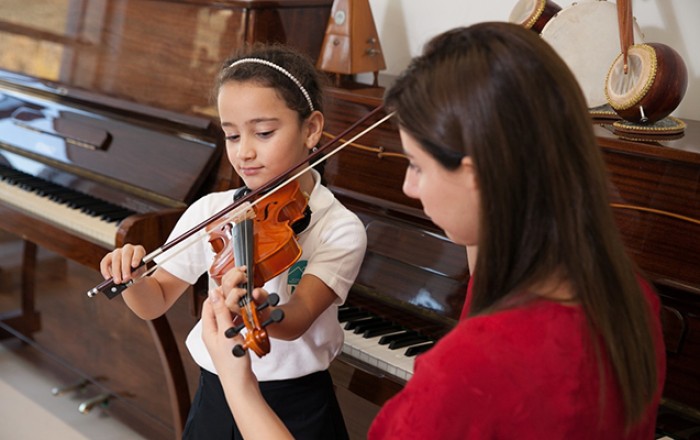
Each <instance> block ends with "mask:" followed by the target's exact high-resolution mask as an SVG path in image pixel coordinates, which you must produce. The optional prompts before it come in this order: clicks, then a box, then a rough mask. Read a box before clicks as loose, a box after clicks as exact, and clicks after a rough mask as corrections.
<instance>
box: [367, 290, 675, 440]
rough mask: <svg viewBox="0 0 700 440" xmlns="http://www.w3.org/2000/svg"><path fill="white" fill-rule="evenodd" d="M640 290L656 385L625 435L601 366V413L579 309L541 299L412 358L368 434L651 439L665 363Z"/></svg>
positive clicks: (460, 328) (466, 326)
mask: <svg viewBox="0 0 700 440" xmlns="http://www.w3.org/2000/svg"><path fill="white" fill-rule="evenodd" d="M643 290H644V293H645V295H646V297H647V299H648V301H649V303H650V304H651V307H652V310H653V312H654V319H653V320H652V323H653V336H654V339H655V343H656V346H657V353H658V358H657V365H658V372H659V389H658V391H657V394H656V396H655V397H654V401H653V404H652V405H651V406H650V408H649V410H648V414H647V416H645V417H644V420H643V422H642V423H641V424H640V425H639V426H637V427H636V428H635V429H634V430H632V432H631V433H629V435H628V436H627V437H625V435H624V412H623V405H622V402H621V399H620V395H619V392H618V390H617V387H616V385H615V380H614V379H613V374H612V372H611V370H610V366H609V365H608V364H607V363H605V365H606V372H605V378H606V379H605V387H604V392H605V394H604V396H603V405H604V406H603V408H602V411H599V407H600V402H601V400H600V395H599V389H600V388H599V383H600V381H599V377H598V365H597V363H596V357H595V354H594V352H593V348H592V346H591V340H590V338H589V335H588V330H587V328H586V320H585V315H584V313H583V311H582V310H581V308H580V307H577V306H566V305H561V304H557V303H555V302H551V301H546V300H540V301H536V302H534V303H532V304H530V305H528V306H525V307H523V308H518V309H513V310H507V311H503V312H498V313H494V314H492V315H488V316H480V317H474V318H469V319H465V320H462V321H461V322H460V323H459V324H458V325H457V326H456V327H455V328H454V329H453V330H452V331H451V332H450V333H449V334H448V335H446V336H445V337H444V338H442V339H441V340H440V342H439V343H438V344H436V345H435V347H433V348H432V349H431V350H430V351H428V352H426V353H425V354H423V355H421V356H420V357H419V358H418V359H416V363H415V372H414V376H413V378H412V379H411V380H410V381H409V382H408V384H407V385H406V387H405V388H404V389H403V390H402V391H401V392H400V393H399V394H398V395H396V396H395V397H394V398H392V399H391V400H390V401H389V402H387V403H386V405H385V406H384V407H383V408H382V410H381V411H380V413H379V414H378V416H377V418H376V419H375V420H374V423H373V424H372V426H371V428H370V431H369V437H368V438H369V439H370V440H378V439H401V440H406V439H464V438H472V439H509V440H510V439H518V440H527V439H537V440H542V439H567V440H576V439H581V440H584V439H585V440H589V439H597V440H599V439H615V440H619V439H624V438H628V439H653V438H654V426H655V419H656V412H657V409H658V405H659V400H660V396H661V389H662V387H663V382H664V378H665V372H666V363H665V362H666V361H665V350H664V344H663V336H662V333H661V323H660V320H659V312H660V303H659V299H658V297H657V296H656V294H655V293H654V292H653V291H652V290H651V289H649V287H648V286H647V285H646V283H643ZM469 296H470V292H469V293H468V295H467V303H468V302H469Z"/></svg>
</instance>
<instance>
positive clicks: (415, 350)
mask: <svg viewBox="0 0 700 440" xmlns="http://www.w3.org/2000/svg"><path fill="white" fill-rule="evenodd" d="M433 345H435V342H429V343H427V344H423V345H414V346H412V347H408V348H407V349H406V352H405V353H404V356H409V357H411V356H416V355H419V354H421V353H424V352H426V351H428V350H430V349H431V348H432V347H433Z"/></svg>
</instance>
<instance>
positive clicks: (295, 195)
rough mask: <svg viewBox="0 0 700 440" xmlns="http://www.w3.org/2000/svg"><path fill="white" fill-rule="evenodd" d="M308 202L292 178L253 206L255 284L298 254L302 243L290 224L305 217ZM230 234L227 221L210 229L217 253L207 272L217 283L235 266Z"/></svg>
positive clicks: (267, 279) (294, 259)
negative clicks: (297, 238)
mask: <svg viewBox="0 0 700 440" xmlns="http://www.w3.org/2000/svg"><path fill="white" fill-rule="evenodd" d="M307 205H308V200H307V197H306V196H305V195H304V193H303V192H302V191H301V188H300V187H299V183H298V182H297V181H292V182H291V183H289V184H287V185H285V186H284V187H282V188H280V189H279V190H278V191H276V192H275V193H274V194H273V195H272V196H271V197H269V198H267V199H265V200H263V201H262V202H261V203H259V204H256V205H255V206H253V208H252V209H253V221H254V225H253V237H254V238H253V243H254V244H253V248H254V252H253V265H254V266H255V271H254V276H253V286H254V287H262V286H263V285H264V284H265V283H266V282H267V281H269V280H271V279H273V278H274V277H276V276H277V275H279V274H281V273H282V272H284V271H285V270H287V269H288V268H289V267H291V265H292V264H294V263H295V262H296V261H297V260H299V258H300V257H301V252H302V250H301V246H299V243H298V242H297V240H296V235H295V234H294V230H293V229H292V225H293V224H294V223H295V222H297V221H299V220H302V219H303V218H304V216H305V211H306V207H307ZM231 235H232V233H231V225H230V224H225V225H223V226H221V227H219V228H217V229H215V230H212V231H209V244H210V245H211V247H212V250H213V251H214V252H215V253H216V257H215V258H214V261H213V263H212V265H211V266H210V269H209V275H210V276H211V277H212V278H213V279H214V280H215V281H216V283H217V284H220V283H221V277H222V276H223V275H224V274H225V273H226V272H227V271H229V270H231V269H232V268H233V267H235V266H236V262H235V259H234V256H233V251H232V248H231V246H230V245H229V243H230V241H231ZM241 265H242V264H241Z"/></svg>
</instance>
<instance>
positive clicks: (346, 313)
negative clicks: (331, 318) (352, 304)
mask: <svg viewBox="0 0 700 440" xmlns="http://www.w3.org/2000/svg"><path fill="white" fill-rule="evenodd" d="M366 316H370V314H369V313H368V312H366V311H363V310H360V309H357V308H352V309H343V310H340V309H339V310H338V321H340V322H346V321H349V320H352V319H357V318H361V317H366Z"/></svg>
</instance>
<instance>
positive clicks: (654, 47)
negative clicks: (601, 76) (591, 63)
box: [605, 43, 688, 124]
mask: <svg viewBox="0 0 700 440" xmlns="http://www.w3.org/2000/svg"><path fill="white" fill-rule="evenodd" d="M640 51H650V52H649V54H650V57H649V58H648V59H649V62H650V63H651V65H650V66H648V69H645V70H647V74H645V75H643V76H642V77H640V78H638V81H639V82H640V83H639V84H637V85H635V86H634V87H633V88H632V90H630V91H629V92H628V93H625V94H622V95H619V94H618V95H616V94H615V93H613V83H614V82H615V81H617V80H619V78H615V75H616V73H615V72H620V71H621V69H622V67H621V64H622V63H623V61H622V54H620V55H619V56H618V57H617V58H616V59H615V61H614V62H613V64H612V66H611V67H610V72H609V73H608V76H607V78H606V81H605V93H606V96H607V98H608V103H609V104H610V106H611V107H612V108H613V110H615V112H616V113H617V114H618V115H619V116H620V117H621V118H622V119H624V120H626V121H630V122H634V123H638V124H651V123H654V122H657V121H660V120H661V119H663V118H665V117H666V116H668V115H670V114H671V112H673V110H675V109H676V107H678V105H679V104H680V103H681V100H682V99H683V96H684V95H685V91H686V89H687V87H688V71H687V69H686V66H685V63H684V62H683V59H682V58H681V56H680V55H679V54H678V52H676V51H675V50H673V49H672V48H671V47H669V46H667V45H665V44H661V43H646V44H636V45H633V46H631V47H630V48H629V50H628V57H633V56H635V54H638V53H640Z"/></svg>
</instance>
